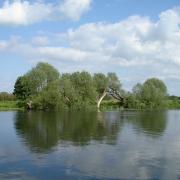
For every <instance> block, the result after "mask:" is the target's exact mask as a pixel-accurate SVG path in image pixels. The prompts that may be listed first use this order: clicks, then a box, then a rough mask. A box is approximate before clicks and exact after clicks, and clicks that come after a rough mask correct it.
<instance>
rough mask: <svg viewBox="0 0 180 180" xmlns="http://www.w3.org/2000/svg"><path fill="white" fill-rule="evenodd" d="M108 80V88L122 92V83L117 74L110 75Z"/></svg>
mask: <svg viewBox="0 0 180 180" xmlns="http://www.w3.org/2000/svg"><path fill="white" fill-rule="evenodd" d="M107 78H108V87H109V88H111V89H113V90H117V91H120V89H121V83H120V81H119V79H118V77H117V75H116V74H115V73H108V75H107Z"/></svg>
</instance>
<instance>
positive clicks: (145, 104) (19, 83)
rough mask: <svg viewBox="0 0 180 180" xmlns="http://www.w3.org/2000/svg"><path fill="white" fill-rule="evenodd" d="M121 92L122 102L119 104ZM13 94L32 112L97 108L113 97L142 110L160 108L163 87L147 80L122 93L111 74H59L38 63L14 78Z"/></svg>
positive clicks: (123, 103) (162, 83)
mask: <svg viewBox="0 0 180 180" xmlns="http://www.w3.org/2000/svg"><path fill="white" fill-rule="evenodd" d="M122 92H123V96H125V101H124V100H123V102H121V103H120V101H121V100H122ZM14 95H15V96H16V98H17V99H18V100H19V101H20V102H24V105H25V104H26V105H27V104H28V106H29V107H30V108H34V109H62V108H65V109H68V108H77V109H82V108H86V107H98V108H99V107H100V104H101V101H102V100H103V99H104V98H105V97H106V96H107V95H109V97H108V99H107V100H111V99H112V97H113V98H115V99H116V101H117V103H119V105H120V104H121V106H123V107H125V108H136V109H143V108H160V107H164V105H165V100H166V97H167V87H166V85H165V84H164V82H163V81H161V80H159V79H157V78H151V79H148V80H147V81H145V82H144V83H143V84H137V85H135V86H134V88H133V90H132V92H131V93H127V92H126V93H125V91H124V90H123V89H122V84H121V82H120V80H119V78H118V76H117V75H116V74H115V73H112V72H111V73H108V74H103V73H96V74H93V75H92V74H90V73H88V72H86V71H82V72H74V73H64V74H60V73H59V72H58V70H57V69H55V68H54V67H53V66H51V65H50V64H48V63H38V64H37V65H36V66H35V67H34V68H32V69H31V70H30V71H28V72H27V73H26V74H24V75H23V76H21V77H18V78H17V80H16V83H15V85H14ZM123 99H124V98H123Z"/></svg>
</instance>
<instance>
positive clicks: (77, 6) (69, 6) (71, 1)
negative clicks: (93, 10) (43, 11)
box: [59, 0, 91, 20]
mask: <svg viewBox="0 0 180 180" xmlns="http://www.w3.org/2000/svg"><path fill="white" fill-rule="evenodd" d="M90 5H91V0H64V2H63V3H62V4H60V8H59V9H60V12H61V13H62V14H63V15H64V17H67V18H69V19H73V20H79V19H80V17H81V16H82V14H84V13H85V12H86V11H88V10H89V8H90Z"/></svg>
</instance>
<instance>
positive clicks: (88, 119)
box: [15, 112, 120, 152]
mask: <svg viewBox="0 0 180 180" xmlns="http://www.w3.org/2000/svg"><path fill="white" fill-rule="evenodd" d="M119 117H120V116H119V113H116V114H110V113H97V112H76V113H74V112H71V113H68V112H67V113H55V112H53V113H51V112H27V113H21V112H20V113H17V116H16V123H15V125H16V129H17V133H18V134H19V135H21V136H22V137H23V139H24V140H25V142H26V143H27V144H28V145H29V146H30V148H31V150H33V151H36V152H43V151H48V150H51V148H52V147H54V146H56V145H57V144H58V142H59V141H60V143H64V144H66V143H71V144H73V145H87V144H88V143H90V141H91V140H96V141H98V142H101V143H109V144H115V143H116V140H117V134H118V132H119V127H120V124H119V120H120V119H119Z"/></svg>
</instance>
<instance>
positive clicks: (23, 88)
mask: <svg viewBox="0 0 180 180" xmlns="http://www.w3.org/2000/svg"><path fill="white" fill-rule="evenodd" d="M13 94H14V95H15V96H16V97H17V99H19V100H21V101H24V100H26V99H27V98H28V97H29V96H30V95H31V91H30V84H29V80H28V78H27V76H26V75H25V76H21V77H18V78H17V80H16V82H15V85H14V93H13Z"/></svg>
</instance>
